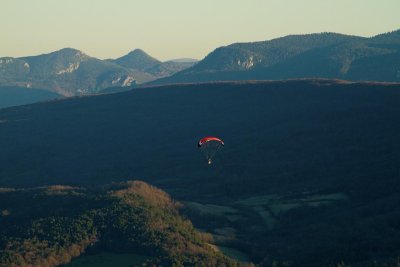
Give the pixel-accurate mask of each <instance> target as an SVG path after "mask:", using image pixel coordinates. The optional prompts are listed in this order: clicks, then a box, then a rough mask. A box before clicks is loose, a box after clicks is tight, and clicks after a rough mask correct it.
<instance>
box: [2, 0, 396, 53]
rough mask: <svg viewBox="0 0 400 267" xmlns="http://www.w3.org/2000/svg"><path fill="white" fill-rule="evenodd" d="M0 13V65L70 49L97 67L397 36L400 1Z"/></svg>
mask: <svg viewBox="0 0 400 267" xmlns="http://www.w3.org/2000/svg"><path fill="white" fill-rule="evenodd" d="M0 10H1V13H0V14H1V15H0V36H1V39H0V57H2V56H13V57H19V56H26V55H37V54H42V53H49V52H52V51H55V50H58V49H61V48H64V47H72V48H76V49H79V50H82V51H83V52H84V53H86V54H88V55H90V56H94V57H98V58H102V59H103V58H116V57H119V56H122V55H124V54H126V53H128V52H129V51H131V50H133V49H135V48H141V49H143V50H145V51H146V52H147V53H149V54H150V55H152V56H154V57H156V58H158V59H161V60H167V59H173V58H180V57H191V58H197V59H202V58H203V57H204V56H206V55H207V54H208V53H209V52H211V51H212V50H214V49H215V48H217V47H219V46H223V45H228V44H231V43H234V42H250V41H261V40H269V39H272V38H276V37H281V36H284V35H288V34H301V33H314V32H339V33H345V34H352V35H361V36H372V35H375V34H378V33H383V32H388V31H392V30H395V29H399V28H400V15H399V13H400V0H112V1H111V0H110V1H105V0H0Z"/></svg>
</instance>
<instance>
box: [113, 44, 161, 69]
mask: <svg viewBox="0 0 400 267" xmlns="http://www.w3.org/2000/svg"><path fill="white" fill-rule="evenodd" d="M113 61H114V62H115V63H117V64H119V65H121V66H124V67H126V68H130V69H136V70H145V69H148V68H151V67H153V66H155V65H157V64H160V63H161V62H160V61H159V60H157V59H155V58H153V57H151V56H150V55H149V54H147V53H146V52H145V51H143V50H142V49H135V50H133V51H131V52H129V53H128V54H127V55H125V56H122V57H120V58H117V59H115V60H113Z"/></svg>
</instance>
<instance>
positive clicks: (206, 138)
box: [197, 136, 225, 147]
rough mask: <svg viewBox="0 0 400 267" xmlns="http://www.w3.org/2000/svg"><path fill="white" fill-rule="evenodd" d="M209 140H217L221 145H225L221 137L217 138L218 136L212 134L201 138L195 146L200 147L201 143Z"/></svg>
mask: <svg viewBox="0 0 400 267" xmlns="http://www.w3.org/2000/svg"><path fill="white" fill-rule="evenodd" d="M209 141H218V142H220V143H221V144H222V145H223V146H224V145H225V144H224V142H223V141H222V140H221V139H219V138H217V137H214V136H207V137H204V138H201V139H200V141H199V143H198V145H197V146H198V147H201V146H202V145H203V144H205V143H207V142H209Z"/></svg>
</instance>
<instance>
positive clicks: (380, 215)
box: [0, 79, 400, 267]
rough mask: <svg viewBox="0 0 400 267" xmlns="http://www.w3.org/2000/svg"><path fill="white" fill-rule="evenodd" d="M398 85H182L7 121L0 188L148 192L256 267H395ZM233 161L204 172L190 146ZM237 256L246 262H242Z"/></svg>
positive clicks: (38, 109)
mask: <svg viewBox="0 0 400 267" xmlns="http://www.w3.org/2000/svg"><path fill="white" fill-rule="evenodd" d="M399 101H400V85H399V84H396V83H366V82H363V83H357V82H345V81H340V80H322V79H309V80H288V81H276V82H235V83H234V82H225V83H204V84H182V85H170V86H161V87H147V88H136V89H135V90H132V91H128V92H123V93H117V94H110V95H99V96H90V97H80V98H70V99H65V100H59V101H52V102H48V103H40V104H33V105H27V106H23V107H14V108H7V109H2V110H0V147H1V151H2V153H0V187H13V188H16V189H18V188H23V187H31V186H49V185H58V184H66V185H70V186H83V187H88V188H90V187H95V186H99V185H105V184H109V183H112V182H120V181H125V180H133V179H141V180H144V181H146V182H149V183H151V184H154V185H155V186H157V187H159V188H161V189H163V190H165V191H166V192H168V193H169V194H170V195H171V196H172V197H173V198H175V199H177V200H179V201H182V203H183V205H184V207H183V214H184V215H185V216H187V217H188V218H190V219H191V220H192V221H193V223H194V225H195V226H196V227H197V228H200V229H203V230H205V231H207V232H210V233H212V234H213V239H214V241H215V243H216V245H218V246H220V247H221V249H225V250H226V251H228V252H229V251H230V252H232V250H231V249H232V248H234V249H235V251H234V253H235V254H236V255H241V257H242V258H246V257H248V258H249V259H250V260H251V261H253V262H255V263H257V264H259V265H260V266H343V265H347V264H348V265H351V266H355V267H357V266H393V265H394V264H395V262H396V260H397V258H398V256H399V255H400V250H399V248H400V243H399V240H400V220H399V218H400V216H399V214H400V208H399V207H400V197H399V194H398V192H399V190H400V183H399V179H400V176H399V173H400V172H399V160H400V143H399V142H398V139H399V136H400V126H399V124H398V123H397V122H398V118H399V115H400V106H399V105H398V103H399ZM207 135H215V136H218V137H220V138H222V139H223V140H224V141H225V147H224V149H222V150H221V151H219V153H218V154H217V155H216V156H215V158H214V160H213V164H212V165H208V164H207V162H206V160H205V159H204V158H203V157H202V155H201V153H200V152H199V151H198V148H197V146H196V144H197V141H198V140H199V139H200V138H201V137H204V136H207ZM239 252H240V253H241V254H240V253H239Z"/></svg>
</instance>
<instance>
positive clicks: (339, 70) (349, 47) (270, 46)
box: [153, 30, 400, 84]
mask: <svg viewBox="0 0 400 267" xmlns="http://www.w3.org/2000/svg"><path fill="white" fill-rule="evenodd" d="M307 77H308V78H315V77H319V78H336V79H344V80H352V81H361V80H363V81H389V82H398V81H400V30H397V31H393V32H389V33H385V34H380V35H376V36H374V37H369V38H367V37H359V36H349V35H343V34H337V33H317V34H306V35H289V36H286V37H282V38H277V39H273V40H269V41H262V42H252V43H235V44H231V45H228V46H225V47H219V48H217V49H215V50H214V51H213V52H212V53H210V54H209V55H207V57H206V58H204V59H203V60H202V61H200V62H199V63H198V64H196V65H194V66H192V67H191V68H188V69H185V70H183V71H181V72H178V73H176V74H174V75H172V76H171V77H167V78H164V79H161V80H158V81H155V82H153V83H154V84H168V83H169V84H171V83H182V82H204V81H221V80H281V79H293V78H307Z"/></svg>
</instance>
